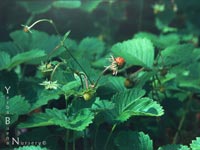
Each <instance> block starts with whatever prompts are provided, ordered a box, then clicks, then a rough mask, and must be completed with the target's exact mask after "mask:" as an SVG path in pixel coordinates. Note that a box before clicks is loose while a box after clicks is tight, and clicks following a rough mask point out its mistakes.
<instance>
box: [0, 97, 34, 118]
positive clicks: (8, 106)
mask: <svg viewBox="0 0 200 150" xmlns="http://www.w3.org/2000/svg"><path fill="white" fill-rule="evenodd" d="M7 111H8V112H9V114H11V115H22V114H26V113H28V112H30V104H29V103H28V101H27V100H25V99H24V98H23V97H21V96H20V95H18V96H14V97H12V98H9V99H6V98H5V96H4V95H3V93H0V114H6V112H7Z"/></svg>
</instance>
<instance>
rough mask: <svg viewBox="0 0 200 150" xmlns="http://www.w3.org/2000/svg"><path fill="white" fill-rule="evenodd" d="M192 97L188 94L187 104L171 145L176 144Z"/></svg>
mask: <svg viewBox="0 0 200 150" xmlns="http://www.w3.org/2000/svg"><path fill="white" fill-rule="evenodd" d="M192 96H193V94H190V96H189V99H188V102H187V104H186V108H185V111H184V114H183V116H182V117H181V120H180V122H179V125H178V129H177V131H176V134H175V136H174V138H173V142H172V143H173V144H176V143H177V139H178V136H179V133H180V131H181V129H182V127H183V123H184V121H185V118H186V115H187V113H188V111H189V108H190V104H191V101H192Z"/></svg>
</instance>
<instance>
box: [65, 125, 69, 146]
mask: <svg viewBox="0 0 200 150" xmlns="http://www.w3.org/2000/svg"><path fill="white" fill-rule="evenodd" d="M68 141H69V130H68V129H66V133H65V150H68Z"/></svg>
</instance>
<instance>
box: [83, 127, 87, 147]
mask: <svg viewBox="0 0 200 150" xmlns="http://www.w3.org/2000/svg"><path fill="white" fill-rule="evenodd" d="M83 145H84V150H88V149H87V137H86V129H85V130H84V139H83Z"/></svg>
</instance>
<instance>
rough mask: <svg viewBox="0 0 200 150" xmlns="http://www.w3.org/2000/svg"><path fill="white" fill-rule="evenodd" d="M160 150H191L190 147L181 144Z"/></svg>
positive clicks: (163, 147) (160, 148) (167, 146)
mask: <svg viewBox="0 0 200 150" xmlns="http://www.w3.org/2000/svg"><path fill="white" fill-rule="evenodd" d="M158 150H190V149H189V147H187V146H185V145H181V144H171V145H166V146H162V147H159V148H158Z"/></svg>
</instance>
